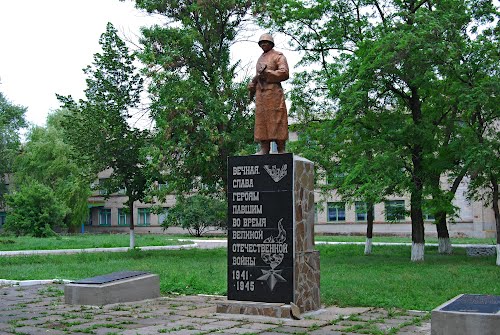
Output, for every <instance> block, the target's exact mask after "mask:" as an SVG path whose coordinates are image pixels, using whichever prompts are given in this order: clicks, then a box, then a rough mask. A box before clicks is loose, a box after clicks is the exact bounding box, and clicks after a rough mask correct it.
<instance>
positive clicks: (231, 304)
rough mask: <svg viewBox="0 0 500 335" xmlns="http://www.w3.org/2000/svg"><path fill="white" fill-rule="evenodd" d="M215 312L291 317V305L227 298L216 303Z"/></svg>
mask: <svg viewBox="0 0 500 335" xmlns="http://www.w3.org/2000/svg"><path fill="white" fill-rule="evenodd" d="M216 312H217V313H227V314H244V315H260V316H269V317H274V318H291V317H292V315H291V307H290V305H288V304H283V303H272V302H251V301H237V300H228V301H222V302H218V303H217V308H216Z"/></svg>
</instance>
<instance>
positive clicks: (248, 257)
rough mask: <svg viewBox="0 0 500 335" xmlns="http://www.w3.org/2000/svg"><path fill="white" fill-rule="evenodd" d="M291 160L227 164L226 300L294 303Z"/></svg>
mask: <svg viewBox="0 0 500 335" xmlns="http://www.w3.org/2000/svg"><path fill="white" fill-rule="evenodd" d="M292 159H293V158H292V155H291V154H285V155H266V156H247V157H231V158H229V161H228V163H229V164H228V167H229V168H228V186H229V190H228V215H229V225H228V299H231V300H252V301H264V302H284V303H289V302H291V301H293V279H294V278H293V241H292V239H293V225H292V223H293V195H292V176H293V173H292V172H293V171H292V167H293V161H292ZM262 171H265V172H262Z"/></svg>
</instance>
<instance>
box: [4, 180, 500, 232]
mask: <svg viewBox="0 0 500 335" xmlns="http://www.w3.org/2000/svg"><path fill="white" fill-rule="evenodd" d="M110 174H111V171H110V170H107V171H103V172H101V173H99V175H98V177H99V180H101V181H102V180H103V179H105V178H108V177H109V176H110ZM6 180H7V183H8V182H9V181H8V179H6ZM467 184H468V180H467V179H464V181H463V182H462V184H461V185H460V187H459V189H458V191H457V193H456V196H455V199H454V204H455V206H457V207H458V208H459V211H458V216H457V217H456V218H455V219H454V221H453V222H451V223H449V225H448V229H449V231H450V235H451V236H452V237H459V236H469V237H486V238H494V237H495V236H496V235H495V234H496V226H495V217H494V213H493V210H492V208H490V207H486V206H485V205H484V203H483V202H481V201H469V200H468V199H467V198H466V196H465V192H466V190H467ZM156 186H157V187H160V188H161V187H162V185H161V184H160V185H156ZM126 199H127V198H126V196H125V194H124V191H122V192H118V193H116V194H112V195H110V196H109V197H108V198H106V197H105V196H104V193H103V191H102V190H96V191H94V193H93V194H92V196H91V197H90V198H89V201H88V207H89V218H88V221H87V222H85V223H84V225H82V231H85V232H126V231H128V229H129V223H130V213H127V212H126V211H125V204H124V202H125V201H126ZM315 202H316V213H315V223H316V224H315V231H316V233H318V234H339V235H364V234H365V233H366V217H367V212H366V204H365V203H363V202H356V203H355V204H347V203H345V202H344V201H342V199H340V197H339V196H338V195H337V194H335V192H332V193H331V194H328V195H327V196H323V195H320V193H319V192H317V193H316V196H315ZM174 204H175V197H174V196H168V197H167V199H166V201H165V202H163V203H157V204H148V203H141V202H136V203H135V204H134V212H133V213H132V215H133V217H134V223H135V227H136V232H137V233H162V232H163V228H162V227H161V223H162V222H163V221H164V220H165V218H166V217H167V215H168V209H169V208H170V207H172V206H173V205H174ZM154 205H157V206H160V207H162V208H163V211H162V212H161V213H159V214H156V213H154V212H153V211H152V207H153V206H154ZM409 206H410V202H409V197H396V196H394V197H390V198H388V199H387V200H386V201H384V202H383V203H378V204H375V206H374V217H375V222H374V235H375V236H376V235H403V236H409V235H411V220H410V218H409V217H408V216H405V214H403V213H404V212H405V210H406V212H407V211H408V210H409ZM6 215H7V214H6V210H5V209H2V208H0V229H1V226H2V225H3V224H4V222H5V218H6ZM424 219H425V222H426V224H425V233H426V235H428V236H429V235H430V236H433V235H434V236H435V235H436V228H435V225H434V224H433V219H434V218H433V217H432V216H431V215H429V214H427V215H425V217H424Z"/></svg>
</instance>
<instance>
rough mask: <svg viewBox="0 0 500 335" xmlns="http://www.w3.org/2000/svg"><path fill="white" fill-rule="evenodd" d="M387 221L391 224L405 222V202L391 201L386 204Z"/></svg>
mask: <svg viewBox="0 0 500 335" xmlns="http://www.w3.org/2000/svg"><path fill="white" fill-rule="evenodd" d="M385 219H386V221H389V222H398V221H404V219H405V201H404V200H389V201H386V202H385Z"/></svg>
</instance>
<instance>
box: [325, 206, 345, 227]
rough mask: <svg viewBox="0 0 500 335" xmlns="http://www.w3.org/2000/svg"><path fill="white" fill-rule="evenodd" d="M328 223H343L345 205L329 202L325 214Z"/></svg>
mask: <svg viewBox="0 0 500 335" xmlns="http://www.w3.org/2000/svg"><path fill="white" fill-rule="evenodd" d="M327 219H328V222H340V221H345V203H344V202H329V203H328V212H327Z"/></svg>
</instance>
